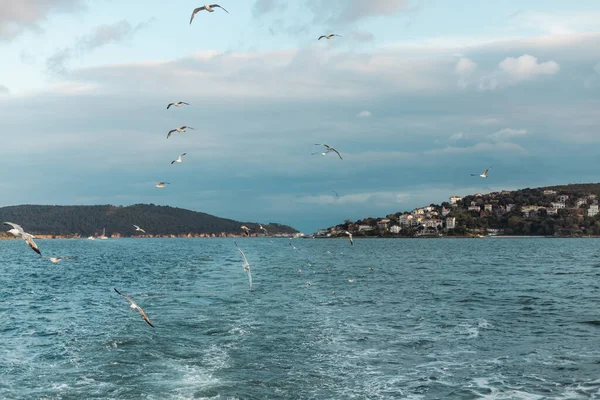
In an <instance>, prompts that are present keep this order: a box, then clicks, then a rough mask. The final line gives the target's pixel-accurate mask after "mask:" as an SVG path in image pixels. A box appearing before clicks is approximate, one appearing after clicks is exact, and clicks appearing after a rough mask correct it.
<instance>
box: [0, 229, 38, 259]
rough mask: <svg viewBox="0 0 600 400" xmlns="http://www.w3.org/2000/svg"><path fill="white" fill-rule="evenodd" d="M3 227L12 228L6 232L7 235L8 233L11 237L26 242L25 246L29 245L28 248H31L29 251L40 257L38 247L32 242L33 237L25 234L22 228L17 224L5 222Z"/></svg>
mask: <svg viewBox="0 0 600 400" xmlns="http://www.w3.org/2000/svg"><path fill="white" fill-rule="evenodd" d="M4 225H6V226H10V227H12V229H9V230H8V233H10V234H11V235H13V236H14V237H16V238H19V239H23V240H24V241H25V242H27V244H28V245H29V247H31V250H33V251H35V252H36V253H38V254H39V255H40V256H41V255H42V253H41V252H40V249H39V247H38V245H37V244H35V242H34V241H33V238H34V237H35V236H33V235H32V234H30V233H27V232H25V231H24V230H23V228H21V227H20V226H19V225H17V224H13V223H12V222H5V223H4Z"/></svg>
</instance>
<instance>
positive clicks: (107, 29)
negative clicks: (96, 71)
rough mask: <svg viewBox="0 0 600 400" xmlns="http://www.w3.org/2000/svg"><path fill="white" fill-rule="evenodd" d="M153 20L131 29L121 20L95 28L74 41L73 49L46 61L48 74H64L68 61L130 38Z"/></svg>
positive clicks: (69, 48)
mask: <svg viewBox="0 0 600 400" xmlns="http://www.w3.org/2000/svg"><path fill="white" fill-rule="evenodd" d="M154 21H155V18H151V19H150V20H148V21H146V22H141V23H139V24H138V25H136V26H135V27H133V26H132V25H131V24H130V23H129V22H128V21H126V20H121V21H117V22H115V23H113V24H104V25H99V26H97V27H96V28H95V29H94V30H93V31H92V32H91V33H90V34H88V35H86V36H83V37H80V38H78V39H77V40H76V42H75V45H74V46H73V47H66V48H63V49H59V50H57V51H56V53H54V54H53V55H52V56H50V57H48V59H47V60H46V67H47V68H48V70H49V71H50V72H53V73H56V74H65V73H66V72H67V65H68V63H69V61H71V59H72V58H73V57H74V56H75V55H79V56H82V55H84V54H85V53H88V52H90V51H93V50H95V49H97V48H100V47H103V46H106V45H108V44H111V43H119V42H122V41H124V40H126V39H128V38H131V37H132V36H133V34H134V33H135V32H137V31H138V30H140V29H144V28H145V27H147V26H148V25H149V24H151V23H153V22H154Z"/></svg>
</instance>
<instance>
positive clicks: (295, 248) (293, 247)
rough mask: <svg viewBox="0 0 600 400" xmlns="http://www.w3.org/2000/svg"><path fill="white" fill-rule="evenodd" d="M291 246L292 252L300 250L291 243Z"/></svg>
mask: <svg viewBox="0 0 600 400" xmlns="http://www.w3.org/2000/svg"><path fill="white" fill-rule="evenodd" d="M290 246H292V250H298V248H297V247H296V246H294V245H293V244H291V243H290Z"/></svg>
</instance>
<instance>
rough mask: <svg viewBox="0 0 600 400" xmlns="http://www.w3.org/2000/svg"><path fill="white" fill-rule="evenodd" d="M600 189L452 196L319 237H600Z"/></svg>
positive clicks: (347, 224)
mask: <svg viewBox="0 0 600 400" xmlns="http://www.w3.org/2000/svg"><path fill="white" fill-rule="evenodd" d="M599 196H600V184H598V183H590V184H571V185H563V186H549V187H542V188H536V189H529V188H527V189H521V190H515V191H511V190H503V191H501V192H493V193H488V194H481V193H477V194H473V195H469V196H465V197H459V196H451V197H450V198H449V199H448V201H447V202H443V203H442V204H439V205H438V204H430V205H428V206H425V207H420V208H415V209H414V210H411V211H404V212H398V213H395V214H390V215H387V216H386V217H385V218H365V219H362V220H358V221H354V222H352V221H349V220H346V221H345V222H344V223H343V224H340V225H336V226H333V227H330V228H327V229H320V230H319V231H318V232H317V233H316V234H315V235H314V236H315V237H338V236H344V235H345V233H344V232H345V231H346V230H347V231H350V232H351V233H352V234H353V235H354V236H355V237H360V236H366V237H444V236H454V237H485V236H498V235H505V236H546V237H547V236H551V237H584V236H599V235H600V214H599V212H598V197H599Z"/></svg>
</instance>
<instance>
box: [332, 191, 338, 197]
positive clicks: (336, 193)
mask: <svg viewBox="0 0 600 400" xmlns="http://www.w3.org/2000/svg"><path fill="white" fill-rule="evenodd" d="M332 192H333V194H335V197H340V195H339V194H338V192H336V191H335V190H332Z"/></svg>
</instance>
